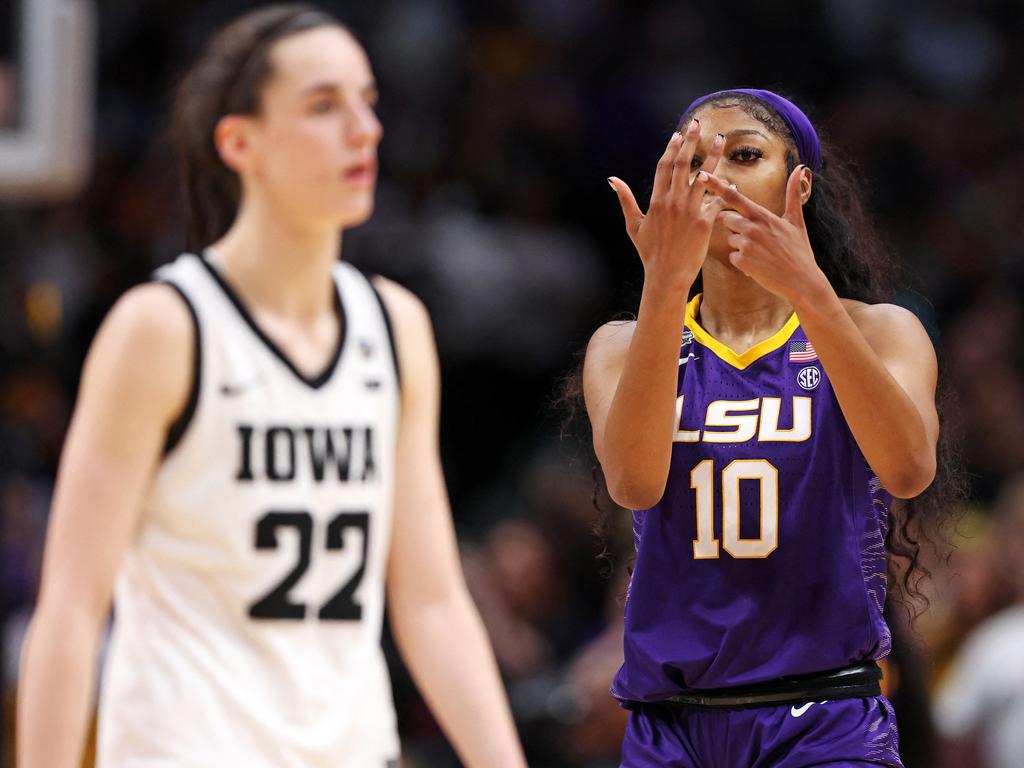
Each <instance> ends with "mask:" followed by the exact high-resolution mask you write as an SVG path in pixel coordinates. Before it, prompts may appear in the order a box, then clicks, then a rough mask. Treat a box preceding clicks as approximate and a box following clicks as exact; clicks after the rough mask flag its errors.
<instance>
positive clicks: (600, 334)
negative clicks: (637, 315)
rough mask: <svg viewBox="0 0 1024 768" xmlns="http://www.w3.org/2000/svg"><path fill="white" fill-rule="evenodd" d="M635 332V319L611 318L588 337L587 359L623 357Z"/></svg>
mask: <svg viewBox="0 0 1024 768" xmlns="http://www.w3.org/2000/svg"><path fill="white" fill-rule="evenodd" d="M635 332H636V321H635V320H612V321H611V322H608V323H605V324H604V325H602V326H601V327H600V328H598V329H597V330H596V331H594V333H593V335H592V336H591V337H590V342H589V343H588V344H587V360H594V359H601V360H607V359H616V358H624V357H625V355H626V353H627V352H628V351H629V345H630V343H631V342H632V341H633V334H634V333H635Z"/></svg>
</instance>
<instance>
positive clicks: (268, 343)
mask: <svg viewBox="0 0 1024 768" xmlns="http://www.w3.org/2000/svg"><path fill="white" fill-rule="evenodd" d="M199 263H201V264H202V265H203V266H204V267H206V271H207V272H209V273H210V277H212V278H213V280H214V282H216V283H217V285H219V286H220V289H221V290H222V291H223V292H224V295H225V296H227V297H228V300H229V301H230V302H231V303H232V304H233V305H234V307H235V309H236V310H237V311H238V314H239V315H240V316H241V318H242V319H243V320H244V321H245V323H246V325H248V326H249V328H251V329H252V332H253V333H254V334H256V337H257V338H258V339H259V340H260V341H261V342H263V345H264V346H265V347H266V348H267V349H268V350H270V352H271V353H273V355H274V356H275V357H277V359H278V360H280V361H281V362H282V363H284V365H285V367H286V368H288V370H290V371H291V372H292V373H293V374H295V377H296V378H298V379H299V381H301V382H302V383H303V384H305V385H306V386H308V387H312V388H313V389H320V387H322V386H323V385H324V384H326V383H327V382H328V381H330V380H331V376H333V375H334V371H335V370H336V369H337V367H338V361H339V360H340V359H341V352H342V350H343V349H344V347H345V338H346V336H347V335H348V318H347V317H346V315H345V304H344V303H343V302H342V300H341V287H340V286H339V285H338V281H337V280H335V279H334V277H333V275H332V277H331V280H332V281H333V282H334V311H335V313H337V315H338V343H337V345H336V346H335V348H334V354H333V355H331V359H330V360H329V361H328V363H327V366H326V367H325V368H324V370H323V371H321V372H320V373H319V374H318V375H316V376H306V375H305V374H304V373H303V372H302V371H300V370H299V369H298V368H296V367H295V365H294V364H293V363H292V361H291V360H290V359H289V358H288V356H287V355H286V354H285V353H284V352H283V351H282V350H281V348H280V347H278V346H277V344H275V343H274V341H273V339H271V338H270V337H269V336H267V335H266V334H265V333H264V332H263V329H262V328H260V327H259V326H258V325H257V324H256V321H255V320H253V318H252V315H251V314H249V310H248V308H246V306H245V303H244V302H243V301H242V299H241V297H240V296H239V295H238V294H237V293H236V292H235V290H234V288H232V287H231V285H230V284H229V283H228V282H227V280H226V279H225V278H224V276H223V275H222V274H221V273H220V272H219V271H218V270H217V268H216V267H215V266H214V265H213V264H211V263H210V260H209V259H207V258H206V257H205V256H200V257H199Z"/></svg>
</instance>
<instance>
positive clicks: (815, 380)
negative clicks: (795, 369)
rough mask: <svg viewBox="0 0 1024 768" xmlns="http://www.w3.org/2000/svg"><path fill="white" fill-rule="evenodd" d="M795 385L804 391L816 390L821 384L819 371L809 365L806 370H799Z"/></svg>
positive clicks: (816, 367)
mask: <svg viewBox="0 0 1024 768" xmlns="http://www.w3.org/2000/svg"><path fill="white" fill-rule="evenodd" d="M796 383H797V384H799V385H800V386H801V387H803V388H804V389H815V388H817V386H818V384H820V383H821V371H819V370H818V366H816V365H809V366H807V367H806V368H801V369H800V373H798V374H797V375H796Z"/></svg>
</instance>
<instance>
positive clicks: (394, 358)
mask: <svg viewBox="0 0 1024 768" xmlns="http://www.w3.org/2000/svg"><path fill="white" fill-rule="evenodd" d="M366 281H367V282H368V283H369V284H370V290H371V291H373V297H374V298H375V299H377V304H378V305H379V306H380V313H381V315H382V316H383V318H384V327H385V328H386V329H387V332H388V343H389V344H390V345H391V362H392V363H393V364H394V366H395V381H397V382H398V391H399V392H401V391H402V369H401V368H400V367H399V365H398V347H397V346H396V345H395V331H394V328H393V327H392V325H391V315H390V314H389V313H388V308H387V305H385V304H384V299H383V298H382V297H381V295H380V291H378V290H377V286H375V285H374V284H373V278H372V277H370V276H369V275H368V276H367V278H366Z"/></svg>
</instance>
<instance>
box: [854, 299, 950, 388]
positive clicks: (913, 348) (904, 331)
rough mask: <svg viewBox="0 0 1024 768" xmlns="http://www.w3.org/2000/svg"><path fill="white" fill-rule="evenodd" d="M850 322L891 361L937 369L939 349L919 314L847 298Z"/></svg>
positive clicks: (900, 308)
mask: <svg viewBox="0 0 1024 768" xmlns="http://www.w3.org/2000/svg"><path fill="white" fill-rule="evenodd" d="M842 301H843V306H844V307H845V308H846V311H847V312H848V313H849V315H850V319H851V320H853V322H854V323H855V324H856V326H857V328H858V329H859V330H860V332H861V333H862V334H863V335H864V338H865V339H866V340H867V342H868V344H870V345H871V347H872V348H873V349H874V350H875V351H876V352H877V353H878V354H880V355H882V357H883V358H885V359H887V360H897V359H902V360H904V361H907V362H913V363H914V364H917V365H923V366H925V367H926V368H927V369H928V370H931V369H933V368H934V367H935V366H936V362H935V360H936V355H935V347H934V346H933V345H932V341H931V338H930V337H929V336H928V332H927V331H926V330H925V328H924V326H923V325H922V324H921V321H920V320H918V319H917V315H915V314H914V313H913V312H911V311H910V310H909V309H905V308H904V307H900V306H897V305H895V304H865V303H864V302H862V301H852V300H849V299H843V300H842Z"/></svg>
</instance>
